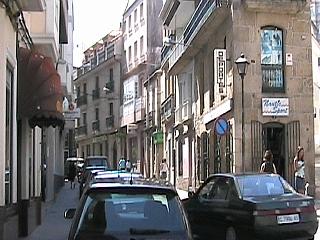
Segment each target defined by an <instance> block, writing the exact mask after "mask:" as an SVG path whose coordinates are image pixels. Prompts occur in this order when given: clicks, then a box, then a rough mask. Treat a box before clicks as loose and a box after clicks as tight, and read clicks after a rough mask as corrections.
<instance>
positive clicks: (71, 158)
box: [66, 157, 84, 161]
mask: <svg viewBox="0 0 320 240" xmlns="http://www.w3.org/2000/svg"><path fill="white" fill-rule="evenodd" d="M66 161H84V159H83V158H80V157H70V158H67V160H66Z"/></svg>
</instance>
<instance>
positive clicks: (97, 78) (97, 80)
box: [96, 76, 99, 89]
mask: <svg viewBox="0 0 320 240" xmlns="http://www.w3.org/2000/svg"><path fill="white" fill-rule="evenodd" d="M96 89H99V76H96Z"/></svg>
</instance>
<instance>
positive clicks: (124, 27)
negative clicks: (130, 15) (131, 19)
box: [123, 21, 127, 33]
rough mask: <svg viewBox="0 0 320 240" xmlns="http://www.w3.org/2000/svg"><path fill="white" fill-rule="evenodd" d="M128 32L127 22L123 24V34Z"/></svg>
mask: <svg viewBox="0 0 320 240" xmlns="http://www.w3.org/2000/svg"><path fill="white" fill-rule="evenodd" d="M126 31H127V21H124V22H123V33H126Z"/></svg>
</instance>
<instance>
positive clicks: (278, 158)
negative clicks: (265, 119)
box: [262, 123, 286, 177]
mask: <svg viewBox="0 0 320 240" xmlns="http://www.w3.org/2000/svg"><path fill="white" fill-rule="evenodd" d="M284 133H285V127H284V125H283V124H281V123H265V124H263V127H262V137H263V149H264V151H265V150H267V149H270V150H271V151H272V154H273V162H274V165H275V166H276V169H277V173H278V174H279V175H281V176H282V177H286V176H285V175H286V169H285V166H286V163H285V159H286V158H285V134H284Z"/></svg>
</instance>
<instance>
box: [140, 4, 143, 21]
mask: <svg viewBox="0 0 320 240" xmlns="http://www.w3.org/2000/svg"><path fill="white" fill-rule="evenodd" d="M141 19H143V3H141V4H140V20H141Z"/></svg>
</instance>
